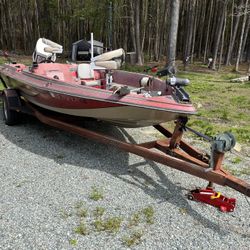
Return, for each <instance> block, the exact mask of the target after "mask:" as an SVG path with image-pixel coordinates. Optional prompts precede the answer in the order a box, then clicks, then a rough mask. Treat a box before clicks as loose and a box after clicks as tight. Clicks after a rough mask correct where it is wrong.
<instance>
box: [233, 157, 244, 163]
mask: <svg viewBox="0 0 250 250" xmlns="http://www.w3.org/2000/svg"><path fill="white" fill-rule="evenodd" d="M241 161H242V159H241V158H240V157H235V158H234V159H232V163H234V164H239V163H240V162H241Z"/></svg>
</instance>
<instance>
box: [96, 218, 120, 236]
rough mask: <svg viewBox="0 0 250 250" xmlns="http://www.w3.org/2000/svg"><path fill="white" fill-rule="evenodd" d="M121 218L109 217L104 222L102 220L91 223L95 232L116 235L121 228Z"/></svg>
mask: <svg viewBox="0 0 250 250" xmlns="http://www.w3.org/2000/svg"><path fill="white" fill-rule="evenodd" d="M121 223H122V218H120V217H109V218H107V219H105V220H103V219H96V220H95V221H94V222H93V225H94V227H95V230H96V231H98V232H100V231H106V232H109V233H117V232H118V231H119V230H120V228H121Z"/></svg>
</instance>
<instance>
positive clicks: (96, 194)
mask: <svg viewBox="0 0 250 250" xmlns="http://www.w3.org/2000/svg"><path fill="white" fill-rule="evenodd" d="M89 198H90V199H91V200H94V201H98V200H102V199H103V198H104V195H103V191H102V190H101V189H100V188H97V187H92V190H91V193H90V195H89Z"/></svg>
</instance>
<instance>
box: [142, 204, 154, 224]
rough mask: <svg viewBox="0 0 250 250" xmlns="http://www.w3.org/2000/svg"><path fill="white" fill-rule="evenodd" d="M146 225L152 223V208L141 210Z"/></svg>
mask: <svg viewBox="0 0 250 250" xmlns="http://www.w3.org/2000/svg"><path fill="white" fill-rule="evenodd" d="M142 214H143V215H144V217H145V220H146V223H147V224H153V223H154V208H153V207H152V206H149V207H146V208H144V209H143V210H142Z"/></svg>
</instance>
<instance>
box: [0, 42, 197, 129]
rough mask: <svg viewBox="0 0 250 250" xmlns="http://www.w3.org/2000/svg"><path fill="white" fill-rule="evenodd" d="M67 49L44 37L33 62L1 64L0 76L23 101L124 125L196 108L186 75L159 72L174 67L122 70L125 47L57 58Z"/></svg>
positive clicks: (155, 120) (157, 121)
mask: <svg viewBox="0 0 250 250" xmlns="http://www.w3.org/2000/svg"><path fill="white" fill-rule="evenodd" d="M92 39H93V38H92ZM62 50H63V48H62V46H61V45H59V44H57V43H54V42H52V41H50V40H48V39H45V38H40V39H39V40H38V41H37V44H36V49H35V52H34V53H33V65H32V66H30V67H28V66H25V65H24V64H17V63H9V64H4V65H1V66H0V80H1V81H2V83H3V84H4V86H5V87H6V88H11V89H15V90H17V91H18V93H19V95H20V96H21V98H22V100H23V101H26V102H28V103H31V104H33V105H35V106H38V107H40V108H43V109H46V110H50V111H54V112H58V113H62V114H67V115H71V116H75V117H89V118H95V119H97V120H101V121H107V122H111V123H113V124H116V125H119V126H122V127H143V126H150V125H156V124H160V123H163V122H167V121H171V120H177V119H178V118H179V117H187V116H189V115H193V114H195V113H196V110H195V108H194V106H193V105H192V103H191V101H190V98H189V95H188V93H187V92H186V91H185V90H184V86H185V85H187V84H188V82H189V81H188V80H187V79H180V78H175V77H174V76H172V77H169V78H168V80H161V79H160V78H159V77H158V76H163V75H167V74H168V73H171V72H170V70H169V69H165V70H162V71H160V72H159V73H158V76H150V75H147V74H139V73H132V72H126V71H123V70H119V67H120V65H121V58H122V57H123V55H124V51H123V49H118V50H114V51H110V52H106V53H103V54H101V55H98V56H96V57H94V56H92V57H91V62H89V63H80V64H76V63H65V64H63V63H56V62H55V61H56V54H57V53H62ZM91 53H92V55H93V45H92V46H91Z"/></svg>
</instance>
